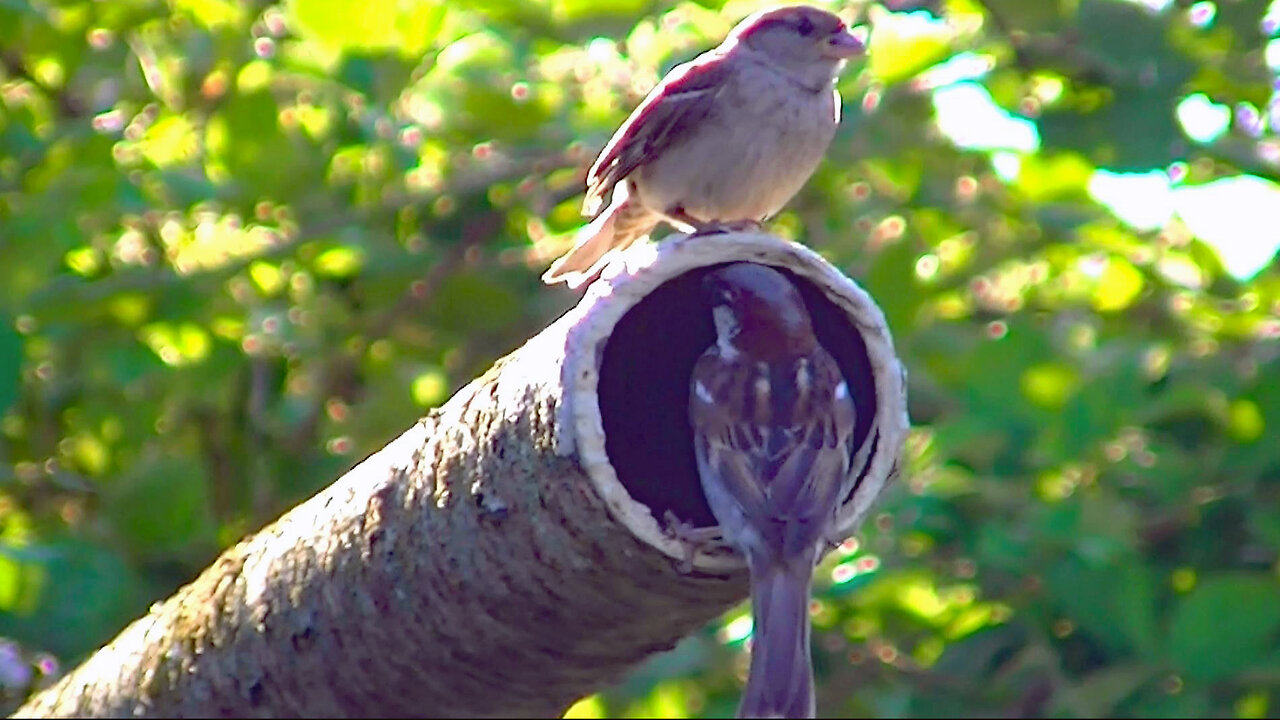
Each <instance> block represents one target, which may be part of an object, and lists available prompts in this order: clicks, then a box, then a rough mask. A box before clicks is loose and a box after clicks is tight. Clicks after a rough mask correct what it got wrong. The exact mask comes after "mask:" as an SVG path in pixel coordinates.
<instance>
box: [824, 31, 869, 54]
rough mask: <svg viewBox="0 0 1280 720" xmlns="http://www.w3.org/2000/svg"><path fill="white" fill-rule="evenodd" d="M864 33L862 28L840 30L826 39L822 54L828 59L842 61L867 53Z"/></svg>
mask: <svg viewBox="0 0 1280 720" xmlns="http://www.w3.org/2000/svg"><path fill="white" fill-rule="evenodd" d="M865 38H866V32H865V30H864V29H863V28H854V29H853V30H842V31H840V32H838V33H835V34H834V35H832V36H831V37H829V38H827V45H826V47H824V48H823V49H822V54H823V55H826V56H827V57H829V58H833V59H838V60H843V59H845V58H850V57H853V56H854V55H861V54H862V53H864V52H866V51H867V42H866V39H865Z"/></svg>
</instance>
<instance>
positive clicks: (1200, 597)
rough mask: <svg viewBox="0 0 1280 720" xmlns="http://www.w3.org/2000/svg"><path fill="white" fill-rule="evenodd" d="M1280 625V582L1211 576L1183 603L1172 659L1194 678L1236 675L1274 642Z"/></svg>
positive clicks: (1174, 627) (1172, 631)
mask: <svg viewBox="0 0 1280 720" xmlns="http://www.w3.org/2000/svg"><path fill="white" fill-rule="evenodd" d="M1278 628H1280V583H1277V582H1276V581H1275V580H1274V579H1273V578H1270V577H1267V576H1265V575H1262V574H1253V575H1250V574H1243V573H1241V574H1222V575H1216V576H1210V577H1209V578H1207V579H1206V580H1204V581H1203V582H1202V583H1200V584H1199V585H1198V586H1197V587H1196V588H1195V589H1193V590H1192V591H1191V592H1190V593H1189V594H1188V595H1187V596H1186V597H1185V598H1183V599H1182V602H1180V603H1179V604H1178V607H1177V609H1176V610H1175V612H1174V615H1173V620H1172V622H1171V623H1170V626H1169V658H1170V660H1172V661H1173V663H1174V665H1176V666H1177V667H1178V668H1180V669H1181V670H1182V671H1183V672H1184V673H1186V675H1187V677H1189V678H1193V679H1197V680H1218V679H1221V678H1226V677H1230V676H1231V675H1233V674H1235V673H1237V672H1239V671H1240V670H1242V669H1244V668H1247V667H1249V665H1250V664H1252V663H1253V662H1255V661H1257V660H1259V659H1261V658H1262V657H1263V655H1264V654H1265V653H1266V652H1267V651H1268V650H1269V649H1270V648H1272V647H1273V646H1274V644H1275V638H1274V635H1275V632H1276V630H1277V629H1278Z"/></svg>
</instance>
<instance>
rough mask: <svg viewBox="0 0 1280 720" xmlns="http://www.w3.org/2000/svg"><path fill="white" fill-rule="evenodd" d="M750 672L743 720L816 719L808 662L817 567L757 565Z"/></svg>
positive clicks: (753, 569) (753, 563)
mask: <svg viewBox="0 0 1280 720" xmlns="http://www.w3.org/2000/svg"><path fill="white" fill-rule="evenodd" d="M750 564H751V613H752V617H753V618H754V621H755V630H754V633H753V636H754V640H753V643H752V649H751V669H750V671H749V672H748V675H747V687H746V690H745V691H744V692H743V695H742V704H741V705H740V706H739V707H738V717H743V718H769V717H775V718H778V717H785V718H802V717H808V718H811V717H813V716H814V711H815V709H816V708H815V703H814V696H813V661H812V659H811V658H810V657H809V586H810V582H811V580H812V577H813V563H812V562H809V563H807V564H806V563H805V562H803V559H802V561H801V562H798V563H796V562H792V563H787V564H782V563H778V562H777V561H776V559H774V560H770V561H763V560H753V561H751V562H750Z"/></svg>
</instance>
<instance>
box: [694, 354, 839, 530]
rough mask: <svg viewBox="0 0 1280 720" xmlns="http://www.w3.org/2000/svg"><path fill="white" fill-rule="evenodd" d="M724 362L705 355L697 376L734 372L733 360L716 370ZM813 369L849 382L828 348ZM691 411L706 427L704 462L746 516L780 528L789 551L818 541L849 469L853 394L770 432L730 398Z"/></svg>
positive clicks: (832, 380) (701, 441)
mask: <svg viewBox="0 0 1280 720" xmlns="http://www.w3.org/2000/svg"><path fill="white" fill-rule="evenodd" d="M719 363H720V361H719V358H716V357H708V356H704V358H703V360H702V361H700V362H699V365H698V367H697V369H696V371H695V376H698V377H703V376H707V377H709V376H711V374H714V373H717V372H720V373H729V372H732V371H731V370H730V369H729V368H728V366H727V364H724V365H720V367H719V368H714V366H715V365H717V364H719ZM813 367H814V369H815V373H814V375H815V377H814V380H815V385H818V384H825V386H826V387H834V385H835V384H836V383H839V382H841V381H842V380H843V377H842V376H841V375H840V370H839V368H838V367H837V366H836V364H835V361H834V360H832V359H831V357H830V356H829V355H827V354H826V353H825V352H820V353H819V354H818V355H815V357H814V358H813ZM713 368H714V369H713ZM703 373H706V375H703ZM822 376H826V378H828V379H826V380H823V379H822ZM691 409H692V420H693V422H694V427H695V428H697V429H698V430H699V431H701V433H702V437H700V438H698V443H697V450H698V452H699V454H700V458H699V459H700V463H701V464H703V465H704V466H705V467H706V468H707V469H709V470H711V471H712V472H715V473H716V476H717V477H718V478H719V480H720V485H721V487H722V488H723V489H724V491H725V493H726V494H728V495H730V496H731V497H733V498H734V500H735V501H736V502H737V504H738V505H739V507H740V508H741V511H742V513H743V515H744V516H746V517H747V518H750V519H752V520H754V521H755V522H754V523H753V524H754V525H756V526H757V527H767V526H771V525H773V526H776V527H777V529H778V530H780V531H781V532H782V533H783V536H782V537H781V538H778V539H779V540H781V544H782V546H783V547H784V548H786V551H787V552H800V551H802V550H805V549H807V548H808V547H811V546H812V544H813V543H815V542H817V541H818V539H819V535H820V534H821V533H822V532H823V529H824V526H825V523H826V520H827V519H828V518H829V517H830V515H831V513H832V512H833V511H834V509H835V507H836V505H837V504H838V503H839V502H840V494H841V488H842V486H843V484H844V482H845V478H846V476H847V475H848V473H849V464H850V461H851V455H852V441H853V440H852V439H853V429H854V408H853V403H852V401H851V400H850V398H849V397H848V395H847V394H846V395H845V396H844V397H843V398H841V399H838V400H836V401H835V402H825V403H820V404H817V405H816V406H814V407H813V408H812V409H811V412H810V413H808V414H807V416H806V417H805V418H804V420H803V422H801V423H799V424H796V425H793V426H790V427H777V428H773V429H772V430H771V431H770V432H768V433H763V432H759V431H754V430H753V429H752V428H751V427H750V426H749V425H746V424H745V423H744V422H742V421H740V418H741V417H742V416H743V414H742V413H741V412H740V410H739V411H736V412H735V409H734V408H733V407H731V405H730V404H729V403H725V404H716V405H712V404H707V403H694V404H693V405H692V406H691ZM771 451H772V452H771Z"/></svg>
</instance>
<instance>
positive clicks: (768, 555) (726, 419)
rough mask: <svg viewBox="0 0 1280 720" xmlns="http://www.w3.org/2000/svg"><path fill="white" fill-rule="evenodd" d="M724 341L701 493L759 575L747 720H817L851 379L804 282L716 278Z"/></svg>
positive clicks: (752, 272) (712, 283) (700, 456)
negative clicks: (819, 630)
mask: <svg viewBox="0 0 1280 720" xmlns="http://www.w3.org/2000/svg"><path fill="white" fill-rule="evenodd" d="M706 284H707V286H708V288H709V290H710V294H711V302H712V315H713V318H714V319H715V325H716V343H715V344H714V345H712V346H711V347H710V348H708V349H707V351H706V352H705V353H703V355H702V357H701V358H699V360H698V362H697V364H696V365H695V366H694V370H693V376H692V378H691V380H690V399H689V421H690V425H691V427H692V428H693V433H694V452H695V455H696V457H697V463H698V474H699V476H700V478H701V481H702V488H703V492H704V493H705V494H706V496H707V501H708V503H709V504H710V506H711V510H712V512H713V514H714V515H715V517H716V520H717V522H718V523H719V525H720V530H721V532H722V533H723V535H724V538H725V540H726V541H727V542H728V543H729V544H730V545H732V546H734V547H736V548H737V549H738V550H739V551H741V552H742V554H743V555H744V556H745V557H746V560H747V567H748V569H749V570H750V573H751V602H752V616H753V619H754V621H755V641H754V646H753V649H752V651H751V669H750V672H749V674H748V677H747V687H746V690H745V691H744V693H743V698H742V704H741V706H740V708H739V716H740V717H813V714H814V710H815V708H814V698H813V668H812V665H811V660H810V657H809V587H810V583H811V580H812V576H813V567H814V565H815V564H816V563H817V561H818V558H819V557H820V555H821V552H822V549H823V547H824V546H825V545H826V544H827V543H828V542H830V541H831V540H833V539H834V538H833V535H834V532H835V522H836V511H837V509H838V507H839V504H840V501H841V499H842V498H844V497H845V496H847V495H848V492H849V491H850V490H851V483H852V482H853V478H856V477H857V476H858V473H857V470H859V468H856V467H852V466H853V465H854V464H855V463H862V462H865V457H864V456H862V455H857V456H855V453H854V448H853V442H854V438H853V433H854V421H855V418H856V411H855V408H854V404H853V399H852V398H851V397H850V394H849V386H848V384H847V383H846V382H845V380H844V376H843V375H842V374H841V372H840V368H839V366H838V365H837V364H836V362H835V360H834V359H833V358H832V357H831V355H830V354H829V353H828V352H827V351H826V350H825V349H824V348H823V347H822V346H821V345H820V344H819V343H818V340H817V338H816V337H815V336H814V333H813V327H812V324H811V321H810V318H809V314H808V312H807V310H806V309H805V306H804V301H803V299H802V298H801V297H800V294H799V292H798V291H797V290H796V288H795V287H794V286H793V285H792V284H791V283H790V282H789V281H788V280H787V279H786V278H785V277H784V276H783V275H782V274H781V273H779V272H777V271H776V270H772V269H769V268H766V267H764V266H762V265H755V264H750V263H737V264H734V265H729V266H727V267H724V268H721V269H719V270H716V271H713V272H712V273H710V274H709V275H708V276H707V280H706Z"/></svg>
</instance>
